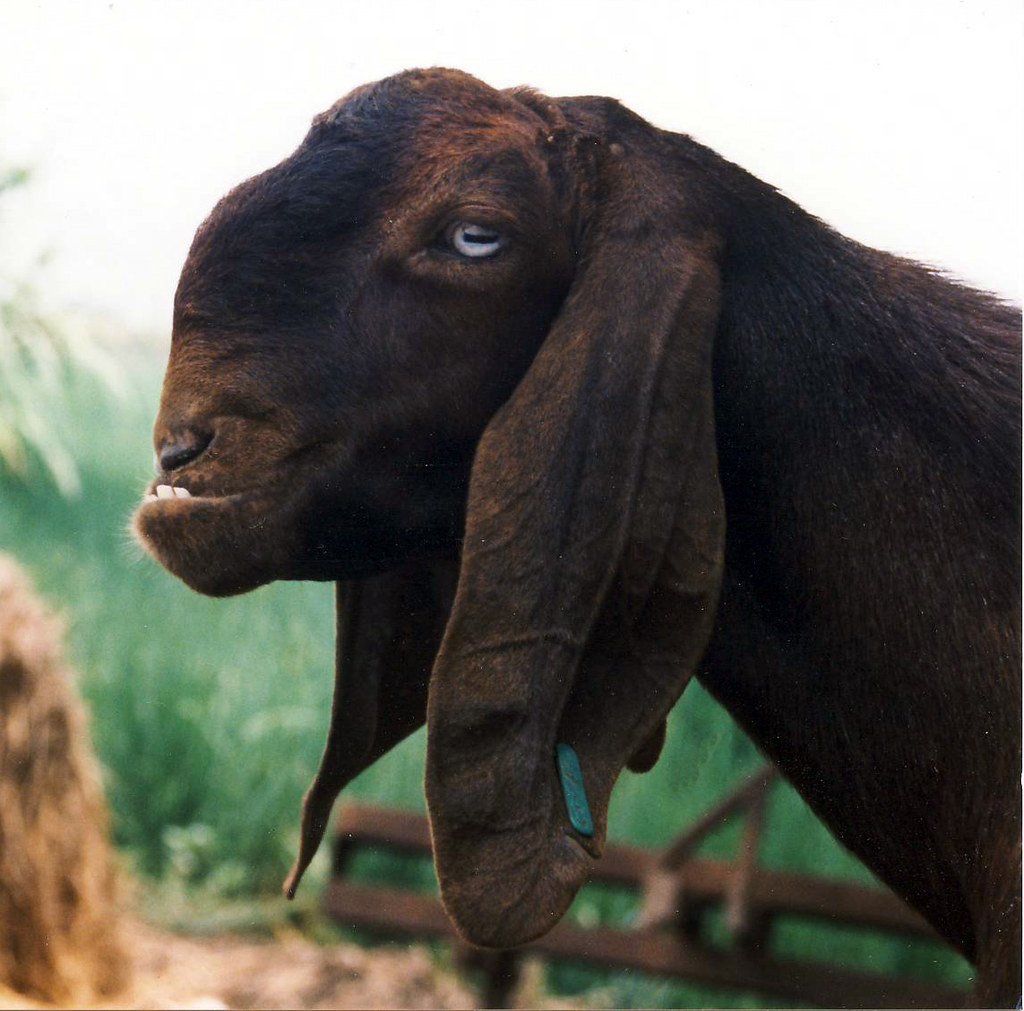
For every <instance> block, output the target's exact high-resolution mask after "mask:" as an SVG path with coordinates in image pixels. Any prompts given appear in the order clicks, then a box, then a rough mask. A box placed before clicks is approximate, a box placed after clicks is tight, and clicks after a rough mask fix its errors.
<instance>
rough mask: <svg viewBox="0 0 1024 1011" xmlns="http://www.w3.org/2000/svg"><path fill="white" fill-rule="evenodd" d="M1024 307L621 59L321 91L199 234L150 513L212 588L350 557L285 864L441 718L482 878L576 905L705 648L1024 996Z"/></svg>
mask: <svg viewBox="0 0 1024 1011" xmlns="http://www.w3.org/2000/svg"><path fill="white" fill-rule="evenodd" d="M1019 335H1020V320H1019V315H1018V314H1017V313H1016V312H1014V311H1012V310H1011V309H1010V308H1008V307H1006V306H1004V305H1002V304H1000V303H999V302H998V301H997V300H995V299H994V298H992V297H990V296H987V295H984V294H980V293H978V292H975V291H971V290H968V289H966V288H964V287H961V286H959V285H956V284H953V283H951V282H950V281H948V280H946V279H944V278H943V277H941V276H939V275H938V274H936V273H934V272H932V271H930V270H928V269H926V268H924V267H921V266H919V265H917V264H914V263H910V262H907V261H905V260H901V259H898V258H896V257H893V256H890V255H888V254H885V253H880V252H876V251H874V250H871V249H866V248H864V247H863V246H860V245H858V244H856V243H854V242H852V241H850V240H848V239H846V238H844V237H842V236H840V235H838V234H837V233H835V232H834V231H832V230H830V229H829V228H828V227H827V226H825V225H824V224H822V223H821V222H820V221H817V220H816V219H814V218H813V217H811V216H810V215H808V214H807V213H805V212H804V211H802V210H801V209H800V208H799V207H797V206H796V205H794V204H793V203H792V202H790V201H789V200H787V199H786V198H785V197H783V196H781V195H780V194H779V193H778V192H776V191H775V190H773V189H772V188H771V187H769V186H767V185H765V184H764V183H762V182H760V181H759V180H757V179H755V178H753V177H752V176H750V175H749V174H747V173H746V172H744V171H743V170H741V169H740V168H738V167H737V166H735V165H732V164H730V163H728V162H726V161H724V160H723V159H722V158H720V157H719V156H717V155H715V154H714V153H713V152H711V151H709V150H707V149H706V148H704V147H701V146H700V145H699V144H697V143H695V142H694V141H693V140H691V139H690V138H688V137H686V136H681V135H677V134H671V133H667V132H664V131H660V130H657V129H655V128H654V127H652V126H651V125H649V124H648V123H646V122H644V121H643V120H642V119H640V118H639V117H637V116H636V115H634V114H632V113H631V112H629V111H628V110H626V109H624V108H623V107H622V106H620V105H619V104H618V103H616V102H614V101H611V100H608V99H603V98H569V99H548V98H545V97H543V96H541V95H539V94H537V93H535V92H533V91H530V90H526V89H517V90H513V91H507V92H499V91H495V90H493V89H491V88H489V87H487V86H486V85H484V84H482V83H480V82H479V81H477V80H475V79H473V78H471V77H468V76H466V75H464V74H461V73H458V72H455V71H445V70H431V71H412V72H408V73H404V74H399V75H397V76H395V77H392V78H389V79H387V80H384V81H381V82H379V83H377V84H374V85H369V86H366V87H364V88H360V89H358V90H357V91H355V92H353V93H352V94H351V95H350V96H348V97H347V98H345V99H344V100H342V101H341V102H339V103H338V104H337V105H335V106H334V107H333V108H332V109H330V110H329V111H328V112H326V113H324V114H323V115H321V116H319V117H317V118H316V119H315V120H314V122H313V126H312V128H311V130H310V132H309V134H308V135H307V137H306V138H305V140H304V141H303V143H302V144H301V145H300V147H299V148H298V149H297V150H296V151H295V153H294V154H293V155H291V156H290V157H289V158H287V159H286V160H285V161H283V162H282V163H281V164H280V165H278V166H276V167H275V168H272V169H270V170H269V171H267V172H265V173H263V174H262V175H260V176H257V177H256V178H254V179H251V180H249V181H248V182H245V183H243V184H242V185H241V186H239V187H238V188H237V189H235V190H234V191H233V192H231V193H230V194H229V195H228V196H227V197H225V198H224V199H223V200H222V201H221V202H220V203H219V204H218V205H217V207H216V208H215V209H214V211H213V213H212V214H211V216H210V218H209V219H208V220H207V221H206V223H205V224H204V225H203V226H202V227H201V228H200V230H199V232H198V234H197V235H196V238H195V241H194V243H193V246H192V249H191V252H190V253H189V257H188V261H187V263H186V265H185V268H184V272H183V274H182V277H181V282H180V285H179V287H178V291H177V296H176V300H175V311H174V333H173V340H172V347H171V357H170V362H169V365H168V370H167V377H166V381H165V386H164V392H163V398H162V402H161V408H160V415H159V418H158V421H157V425H156V434H155V439H156V446H157V451H158V454H159V458H160V461H161V468H162V473H161V475H160V476H159V477H158V479H157V481H156V482H155V483H154V486H153V489H152V490H151V497H150V499H149V500H148V501H147V502H145V503H144V504H143V505H142V507H141V508H140V510H139V512H138V515H137V520H136V525H137V530H138V533H139V535H140V536H141V538H142V541H143V543H144V544H145V545H146V546H147V547H148V549H149V550H150V551H151V552H152V553H153V554H154V555H155V556H156V558H157V559H159V561H160V562H162V563H163V564H164V565H166V566H167V567H168V568H169V569H170V570H171V571H172V572H173V573H175V574H176V575H178V576H179V577H181V578H182V579H183V580H184V581H185V582H186V583H188V584H189V585H190V586H192V587H194V588H195V589H197V590H199V591H201V592H204V593H209V594H213V595H222V594H231V593H240V592H244V591H246V590H249V589H251V588H253V587H255V586H258V585H260V584H261V583H265V582H267V581H269V580H272V579H331V580H338V581H339V600H340V607H339V633H340V634H339V646H338V651H339V653H338V656H339V663H338V685H337V690H336V699H335V706H334V712H333V715H332V724H331V732H330V738H329V741H328V747H327V751H326V753H325V756H324V761H323V764H322V766H321V769H320V772H319V773H318V775H317V779H316V781H315V782H314V785H313V788H312V789H311V791H310V793H309V795H308V796H307V799H306V804H305V808H304V816H303V826H304V831H303V846H302V852H301V854H300V858H299V861H298V862H297V865H296V868H295V870H294V871H293V874H292V877H291V879H290V882H289V885H288V888H289V891H294V888H295V885H296V884H297V881H298V878H299V876H300V875H301V873H302V870H303V869H304V867H305V866H306V864H307V863H308V861H309V859H310V857H311V856H312V854H313V852H314V850H315V849H316V846H317V844H318V843H319V841H320V838H321V836H322V833H323V830H324V826H325V824H326V820H327V816H328V813H329V811H330V806H331V803H332V802H333V800H334V798H335V796H336V795H337V792H338V790H340V789H341V787H342V786H344V785H345V783H346V782H348V781H349V780H350V779H351V778H352V777H353V776H354V775H355V774H356V773H358V772H359V771H360V770H361V769H363V768H365V767H366V765H368V764H369V763H371V762H373V761H374V760H375V759H376V758H377V757H379V756H380V755H381V754H382V753H384V752H385V751H387V750H388V749H389V748H390V747H391V746H393V745H394V744H395V743H396V742H397V741H399V740H401V739H402V738H403V737H404V736H406V735H407V734H408V733H410V732H411V731H412V730H414V729H415V728H416V727H417V726H419V725H420V724H421V723H422V722H423V720H424V717H425V718H426V721H427V726H428V744H427V773H426V786H427V799H428V803H429V808H430V817H431V824H432V830H433V839H434V847H435V859H436V865H437V871H438V876H439V880H440V883H441V890H442V897H443V900H444V903H445V905H446V908H447V909H448V911H449V913H450V915H451V916H452V918H453V919H454V920H455V922H456V923H457V925H458V926H459V928H460V930H461V931H463V933H464V934H465V935H466V937H468V938H469V939H470V940H472V941H474V942H477V943H479V944H485V945H498V946H508V945H515V944H518V943H521V942H524V941H526V940H529V939H531V938H533V937H536V936H538V935H539V934H542V933H543V932H545V931H546V930H548V929H549V928H550V927H551V926H552V925H553V924H554V923H555V922H556V921H557V920H558V918H559V917H560V916H561V915H562V913H563V912H564V911H565V909H566V908H567V906H568V905H569V902H570V901H571V899H572V897H573V895H574V894H575V892H576V891H577V889H578V888H579V887H580V885H581V884H582V883H583V881H584V880H585V879H586V877H587V874H588V871H589V869H590V868H591V866H592V864H593V861H594V860H595V859H597V858H598V857H599V856H600V854H601V851H602V847H603V843H604V836H605V821H606V810H607V804H608V798H609V795H610V793H611V789H612V786H613V784H614V782H615V780H616V778H617V776H618V775H619V773H620V772H621V770H622V768H623V767H624V766H626V765H630V766H631V767H633V768H637V769H643V768H648V767H650V765H652V764H653V762H654V761H655V760H656V759H657V755H658V752H659V750H660V747H661V742H662V738H663V733H664V720H665V716H666V714H667V712H668V711H669V709H670V708H671V707H672V705H673V704H674V702H675V701H676V699H677V698H678V696H679V694H680V692H681V691H682V690H683V688H684V687H685V685H686V683H687V681H688V680H689V678H690V676H691V674H692V673H693V672H694V671H696V672H697V673H698V675H699V677H700V678H701V680H702V682H703V683H704V684H705V685H706V686H707V688H708V689H709V690H710V691H711V692H712V693H713V694H714V695H715V697H716V698H718V699H719V700H720V701H721V702H722V704H723V705H724V706H725V707H726V708H727V709H728V710H729V711H730V712H731V713H732V714H733V716H734V717H735V718H736V720H737V721H738V722H739V723H740V724H741V725H742V726H743V727H744V728H745V729H746V730H747V732H748V733H750V734H751V736H752V737H753V738H754V740H755V741H757V742H758V744H759V745H760V746H761V748H762V749H763V750H764V751H765V753H766V754H767V755H768V756H769V757H770V758H771V759H772V760H773V761H774V762H775V763H777V765H778V766H779V768H780V769H781V770H782V771H783V772H784V773H785V775H786V776H787V777H788V778H789V779H790V780H791V781H792V782H793V783H794V785H795V786H796V787H797V789H798V790H799V791H800V792H801V794H802V795H803V796H804V797H805V798H806V799H807V801H808V802H809V803H810V804H811V806H812V807H813V808H814V810H815V811H817V813H818V814H819V815H820V816H821V817H822V819H823V820H824V821H825V822H826V824H828V825H829V826H830V828H831V829H832V830H833V831H834V832H835V834H836V835H837V836H838V838H839V839H841V840H842V842H843V843H844V844H845V845H846V846H848V847H849V848H850V849H851V850H852V851H853V852H854V853H856V854H857V855H858V856H859V857H861V858H862V859H863V860H864V861H865V862H866V863H867V864H868V866H870V867H871V868H872V869H873V870H874V871H875V872H876V873H877V874H878V875H879V876H880V877H881V878H882V879H883V880H884V881H886V882H887V883H888V884H889V885H891V886H892V888H894V889H895V890H896V891H897V892H898V893H899V894H900V895H902V896H903V897H904V898H905V899H906V900H907V901H908V902H910V903H911V904H912V905H913V906H915V907H916V908H917V909H919V910H920V911H921V912H922V913H923V914H924V915H925V916H926V917H927V918H928V919H929V921H930V922H931V923H932V924H933V925H934V926H935V928H936V930H938V932H939V933H940V934H941V935H942V936H943V937H945V938H946V939H947V940H948V941H949V942H950V943H951V944H952V945H953V946H954V947H956V948H957V949H958V950H959V951H961V952H962V953H963V954H964V955H965V956H967V957H968V958H969V959H972V960H973V961H974V962H975V963H976V964H977V966H978V973H979V991H978V999H979V1000H980V1001H982V1002H986V1003H1000V1002H1002V1003H1006V1004H1011V1003H1013V1002H1014V1001H1015V1000H1016V997H1017V995H1018V994H1019V993H1020V989H1019V988H1020V889H1019V885H1020V804H1021V798H1020V788H1019V781H1018V775H1019V770H1020V733H1021V724H1020V713H1021V693H1020V584H1019V572H1020V522H1019V515H1020V500H1019V490H1020V452H1021V444H1020V339H1019ZM726 518H728V533H726ZM456 581H457V589H454V591H453V587H454V586H455V583H456ZM453 592H454V603H452V598H453ZM559 743H568V744H570V745H571V746H572V747H573V748H574V749H575V751H576V752H577V753H578V756H579V759H580V763H581V767H582V776H583V781H584V784H585V791H586V795H587V797H588V798H589V802H590V809H591V811H592V814H593V822H594V824H593V829H592V832H591V833H590V834H588V832H587V826H586V825H585V824H582V825H581V822H580V819H579V818H574V817H572V816H571V815H570V814H569V813H568V811H567V804H568V800H567V798H566V797H564V796H563V789H564V788H563V785H562V783H561V782H560V779H559V774H558V772H557V770H556V762H555V751H556V745H558V744H559ZM569 799H571V798H569ZM577 799H578V798H577Z"/></svg>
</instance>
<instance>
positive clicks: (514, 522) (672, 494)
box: [426, 121, 724, 947]
mask: <svg viewBox="0 0 1024 1011" xmlns="http://www.w3.org/2000/svg"><path fill="white" fill-rule="evenodd" d="M638 122H642V121H638ZM643 127H644V129H645V130H646V131H647V134H644V133H643V132H642V131H641V130H640V129H639V128H638V129H637V131H636V133H637V135H636V137H634V138H632V142H631V141H630V140H627V141H626V142H625V144H624V145H623V144H618V143H616V144H615V145H612V146H611V147H610V148H605V149H603V150H598V151H596V152H595V164H596V166H597V173H598V174H597V180H596V184H595V185H593V188H592V193H593V197H594V200H593V207H594V210H593V213H592V215H591V216H590V218H589V220H588V221H586V222H585V224H584V227H582V228H581V230H580V231H581V234H582V235H584V245H583V249H582V251H581V262H580V267H579V270H578V274H577V277H576V279H575V281H574V284H573V287H572V289H571V291H570V293H569V296H568V298H567V300H566V302H565V304H564V306H563V309H562V312H561V314H560V315H559V317H558V319H556V321H555V323H554V324H553V326H552V328H551V331H550V333H549V335H548V338H547V340H546V341H545V343H544V345H543V346H542V348H541V349H540V351H539V353H538V355H537V357H536V359H535V360H534V362H533V364H532V365H531V367H530V369H529V371H528V373H527V374H526V376H525V377H524V379H523V380H522V382H521V383H520V385H519V386H518V388H517V389H516V391H515V392H514V394H513V395H512V397H511V399H510V400H509V401H508V402H507V403H506V404H505V405H504V407H502V408H501V409H500V410H499V411H498V413H497V414H496V415H495V417H494V418H493V419H492V421H491V422H490V424H489V425H488V427H487V429H486V431H485V433H484V435H483V438H482V440H481V442H480V444H479V447H478V449H477V453H476V457H475V459H474V463H473V470H472V475H471V480H470V491H469V501H468V514H467V524H466V534H465V542H464V547H463V554H462V562H461V567H460V573H459V583H458V589H457V591H456V597H455V602H454V605H453V609H452V615H451V618H450V620H449V624H448V627H447V630H446V633H445V637H444V641H443V643H442V647H441V651H440V654H439V656H438V659H437V662H436V664H435V667H434V672H433V676H432V678H431V682H430V688H429V699H428V716H427V724H428V743H427V784H426V785H427V801H428V807H429V811H430V819H431V829H432V835H433V842H434V858H435V864H436V868H437V873H438V879H439V881H440V885H441V895H442V900H443V902H444V905H445V907H446V909H447V911H448V913H449V915H450V916H451V918H452V920H453V921H454V922H455V924H456V926H457V927H458V929H459V930H460V932H461V933H462V934H463V935H464V936H465V937H466V938H467V939H468V940H470V941H471V942H473V943H475V944H480V945H485V946H494V947H511V946H515V945H518V944H522V943H525V942H527V941H529V940H532V939H533V938H535V937H538V936H539V935H541V934H543V933H544V932H546V931H547V930H549V929H550V928H551V927H552V926H553V925H554V924H555V923H556V922H557V920H558V919H559V917H560V916H561V915H562V914H563V913H564V912H565V910H566V909H567V908H568V906H569V904H570V902H571V901H572V899H573V897H574V895H575V893H576V891H577V890H578V889H579V887H580V886H581V885H582V884H583V882H584V881H585V879H586V877H587V875H588V873H589V871H590V868H591V865H592V862H593V861H594V860H595V859H596V858H598V857H599V856H600V854H601V852H602V849H603V845H604V838H605V832H606V824H607V806H608V800H609V797H610V794H611V790H612V786H613V785H614V783H615V780H616V778H617V777H618V775H619V774H620V772H621V770H622V769H623V768H624V767H625V766H626V765H627V763H630V762H635V763H636V764H637V765H638V766H640V767H643V766H645V765H647V764H649V763H651V762H653V760H654V759H655V758H656V753H657V750H658V743H659V740H660V736H659V735H660V734H661V733H662V730H661V727H662V724H663V722H664V720H665V717H666V714H667V713H668V711H669V709H670V708H671V707H672V705H673V704H674V703H675V701H676V699H677V698H678V696H679V694H680V692H681V691H682V690H683V688H684V686H685V685H686V683H687V682H688V681H689V678H690V677H691V675H692V672H693V670H694V667H695V666H696V664H697V663H698V661H699V659H700V656H701V654H702V653H703V650H704V647H705V645H706V642H707V639H708V637H709V635H710V631H711V625H712V620H713V616H714V609H715V606H716V603H717V596H718V591H719V585H720V582H721V575H722V555H723V543H724V512H723V504H722V498H721V490H720V487H719V483H718V473H717V459H716V452H715V440H714V422H713V409H712V393H711V354H712V343H713V335H714V330H715V326H716V323H717V313H718V300H719V278H718V270H717V266H716V263H715V256H714V251H715V244H714V242H713V241H712V240H711V239H710V238H709V237H708V236H707V234H706V233H705V232H704V231H703V230H702V229H701V228H699V227H697V226H696V225H695V224H694V222H693V221H692V219H691V217H690V216H689V213H688V210H687V208H685V207H680V206H678V205H677V204H676V203H674V202H673V199H672V197H671V194H672V193H674V192H675V190H676V189H677V188H678V183H677V182H675V181H671V182H670V181H668V180H666V179H665V178H664V175H663V171H662V168H661V166H662V164H663V159H661V158H660V157H659V155H658V141H657V137H656V136H655V134H656V131H653V129H652V128H650V127H647V126H646V124H643ZM648 135H649V141H650V142H649V143H648ZM583 204H585V201H581V205H583ZM558 743H567V744H569V745H570V746H571V747H572V748H574V749H575V751H576V752H577V754H578V756H579V759H580V764H581V767H582V771H583V778H584V782H585V786H586V792H587V795H588V798H589V804H590V808H591V812H592V815H593V822H594V831H593V834H592V835H591V836H586V835H582V834H580V832H578V831H576V829H574V828H573V826H572V824H571V823H570V821H569V819H568V817H567V812H566V804H565V800H564V798H563V794H562V786H561V783H560V780H559V777H558V774H557V771H556V766H555V747H556V744H558Z"/></svg>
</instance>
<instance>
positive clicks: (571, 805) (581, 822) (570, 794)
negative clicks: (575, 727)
mask: <svg viewBox="0 0 1024 1011" xmlns="http://www.w3.org/2000/svg"><path fill="white" fill-rule="evenodd" d="M555 761H556V764H557V765H558V778H559V780H561V783H562V796H563V797H565V809H566V811H568V812H569V824H570V825H572V827H573V828H574V829H576V831H577V832H579V834H580V835H583V836H587V838H589V837H590V836H592V835H593V834H594V819H593V818H591V816H590V805H589V804H588V803H587V790H586V787H584V785H583V770H582V769H581V768H580V760H579V758H578V757H577V755H576V752H575V751H573V750H572V748H571V747H570V746H569V745H568V744H559V745H557V746H556V747H555Z"/></svg>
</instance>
